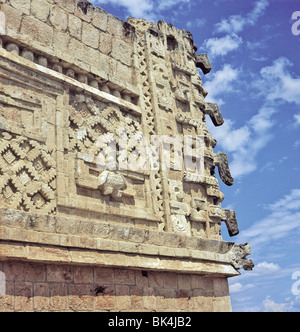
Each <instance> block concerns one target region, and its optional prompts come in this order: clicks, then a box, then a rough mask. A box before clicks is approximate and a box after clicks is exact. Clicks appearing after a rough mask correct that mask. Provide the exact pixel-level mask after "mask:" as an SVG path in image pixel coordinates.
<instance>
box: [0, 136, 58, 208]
mask: <svg viewBox="0 0 300 332" xmlns="http://www.w3.org/2000/svg"><path fill="white" fill-rule="evenodd" d="M0 169H1V173H0V198H1V200H2V201H3V202H2V204H3V203H4V205H5V207H7V208H12V209H18V210H24V211H32V212H34V211H41V212H43V213H54V212H55V210H56V202H55V194H54V189H55V185H54V182H55V179H56V171H55V161H54V159H53V158H52V156H51V154H50V153H49V152H47V151H45V149H44V148H43V146H42V145H41V144H40V143H38V142H37V141H34V140H30V139H28V138H25V137H22V136H17V135H14V136H13V135H10V134H8V133H7V132H0ZM53 187H54V189H53Z"/></svg>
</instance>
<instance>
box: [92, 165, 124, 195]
mask: <svg viewBox="0 0 300 332" xmlns="http://www.w3.org/2000/svg"><path fill="white" fill-rule="evenodd" d="M98 181H99V182H98V184H99V189H100V190H101V192H102V194H103V195H104V196H109V195H111V196H112V197H113V198H121V197H122V196H123V192H124V190H126V189H127V184H126V179H125V177H124V176H123V175H122V174H120V173H118V172H110V171H104V172H102V173H101V175H100V176H99V179H98Z"/></svg>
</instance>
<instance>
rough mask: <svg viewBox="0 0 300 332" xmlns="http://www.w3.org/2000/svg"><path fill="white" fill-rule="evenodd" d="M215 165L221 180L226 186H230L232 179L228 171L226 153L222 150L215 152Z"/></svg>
mask: <svg viewBox="0 0 300 332" xmlns="http://www.w3.org/2000/svg"><path fill="white" fill-rule="evenodd" d="M215 165H216V166H217V167H218V169H219V174H220V177H221V179H222V181H223V182H224V183H225V184H226V185H227V186H232V185H233V182H234V179H233V177H232V176H231V173H230V169H229V163H228V157H227V154H226V153H223V152H218V153H217V154H215Z"/></svg>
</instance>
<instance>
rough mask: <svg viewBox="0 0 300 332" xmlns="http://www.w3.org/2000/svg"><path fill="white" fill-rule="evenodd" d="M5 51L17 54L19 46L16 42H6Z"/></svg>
mask: <svg viewBox="0 0 300 332" xmlns="http://www.w3.org/2000/svg"><path fill="white" fill-rule="evenodd" d="M6 51H7V52H15V53H17V54H18V55H19V53H20V48H19V46H18V45H17V44H15V43H8V44H7V45H6Z"/></svg>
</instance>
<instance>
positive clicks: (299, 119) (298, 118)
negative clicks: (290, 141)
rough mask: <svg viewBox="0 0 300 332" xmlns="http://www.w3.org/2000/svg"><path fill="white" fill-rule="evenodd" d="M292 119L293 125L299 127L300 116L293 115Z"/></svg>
mask: <svg viewBox="0 0 300 332" xmlns="http://www.w3.org/2000/svg"><path fill="white" fill-rule="evenodd" d="M294 119H295V120H296V123H295V125H296V126H300V114H295V115H294Z"/></svg>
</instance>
